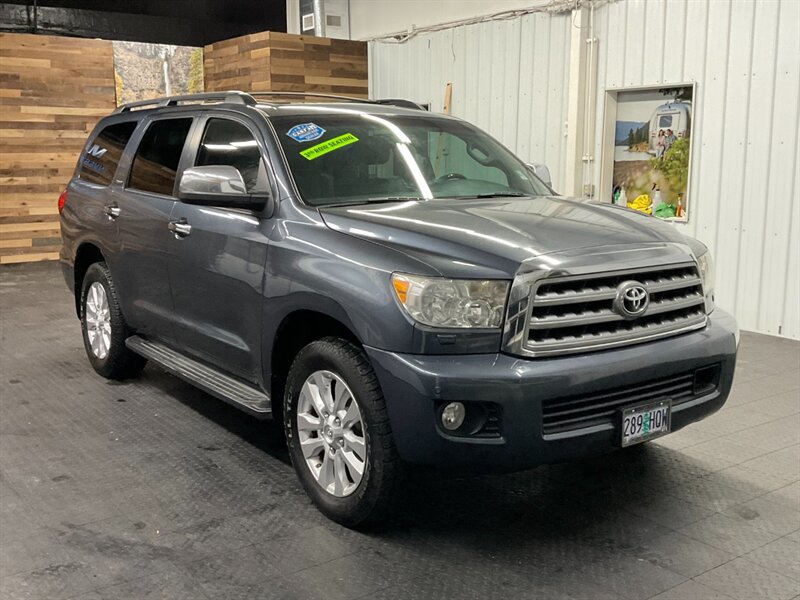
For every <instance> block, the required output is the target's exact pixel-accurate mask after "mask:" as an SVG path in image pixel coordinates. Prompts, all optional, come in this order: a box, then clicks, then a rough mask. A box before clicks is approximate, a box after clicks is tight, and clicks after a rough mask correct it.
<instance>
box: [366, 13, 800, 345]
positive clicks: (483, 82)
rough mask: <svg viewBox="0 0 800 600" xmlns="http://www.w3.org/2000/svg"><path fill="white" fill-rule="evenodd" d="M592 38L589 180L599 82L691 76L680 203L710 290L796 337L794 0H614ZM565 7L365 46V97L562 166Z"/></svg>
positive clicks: (799, 290)
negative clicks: (460, 123) (688, 166)
mask: <svg viewBox="0 0 800 600" xmlns="http://www.w3.org/2000/svg"><path fill="white" fill-rule="evenodd" d="M594 23H595V37H596V38H598V40H599V44H598V49H599V56H598V61H597V65H598V66H597V69H598V83H597V90H598V91H597V98H596V108H597V118H596V123H597V132H596V137H595V139H596V140H597V141H598V142H597V143H598V146H597V148H596V151H595V158H596V173H595V184H598V183H599V179H600V177H599V169H600V167H599V164H600V161H599V159H600V154H601V148H600V144H601V140H602V124H603V110H604V102H605V94H606V89H610V88H621V87H626V86H641V85H659V84H664V83H665V84H670V83H682V82H691V81H694V82H696V83H697V89H696V98H695V101H694V113H695V114H694V123H693V136H694V142H693V144H694V147H693V150H694V155H693V158H692V174H691V189H690V190H689V197H690V199H691V200H690V201H691V214H690V221H689V223H688V224H685V225H683V224H676V227H681V228H682V230H683V231H685V232H686V233H688V234H689V235H693V236H695V237H697V238H699V239H700V240H702V241H703V242H705V243H706V244H708V245H709V246H710V248H711V250H712V252H713V253H714V257H715V259H716V262H717V301H718V303H719V304H720V305H721V306H723V307H725V308H727V309H729V310H731V311H733V312H734V314H736V316H737V318H738V319H739V323H740V326H741V327H742V328H743V329H747V330H753V331H761V332H765V333H774V334H781V335H785V336H789V337H793V338H800V264H798V258H799V257H800V231H798V230H800V206H798V204H800V191H799V190H800V122H799V121H798V114H800V34H798V25H800V2H798V1H797V0H776V1H762V2H759V1H756V0H733V1H730V2H725V1H722V0H717V1H714V2H705V1H702V2H701V1H699V0H618V1H616V2H610V3H607V4H604V5H602V6H599V7H598V8H597V9H595V15H594ZM570 27H571V16H569V15H545V14H535V15H528V16H525V17H522V18H519V19H516V20H514V21H500V22H494V23H482V24H477V25H471V26H468V27H460V28H457V29H451V30H446V31H442V32H437V33H433V34H429V35H420V36H418V37H415V38H412V39H411V40H410V41H409V42H407V43H405V44H399V45H398V44H386V43H380V42H372V43H370V92H371V94H372V96H373V97H408V98H411V99H413V100H417V101H419V102H430V103H431V106H432V109H433V110H441V106H442V96H443V93H444V86H445V84H446V83H447V82H450V81H452V82H453V88H454V89H453V114H455V115H456V116H459V117H463V118H465V119H467V120H469V121H472V122H474V123H476V124H477V125H479V126H481V127H482V128H484V129H486V130H487V131H489V132H490V133H492V134H493V135H495V136H496V137H498V138H499V139H500V140H501V141H503V142H504V143H505V144H507V145H508V146H509V147H510V148H512V149H513V150H515V151H516V152H517V154H519V155H520V157H522V158H523V159H526V160H531V161H535V162H545V163H547V164H548V165H549V166H550V167H551V169H552V171H553V179H554V182H555V186H556V188H558V185H559V183H560V182H561V181H563V178H564V173H565V161H566V155H565V146H564V121H565V119H566V111H565V107H566V100H567V85H568V81H567V71H568V65H569V32H570Z"/></svg>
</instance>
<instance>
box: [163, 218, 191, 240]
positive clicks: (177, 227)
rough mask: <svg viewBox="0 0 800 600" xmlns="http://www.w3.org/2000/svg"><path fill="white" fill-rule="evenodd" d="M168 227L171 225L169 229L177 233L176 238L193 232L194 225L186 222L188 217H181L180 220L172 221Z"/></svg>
mask: <svg viewBox="0 0 800 600" xmlns="http://www.w3.org/2000/svg"><path fill="white" fill-rule="evenodd" d="M167 227H169V230H170V231H171V232H172V233H174V234H175V237H176V238H184V237H186V236H187V235H191V233H192V226H191V225H189V223H187V222H186V219H181V220H180V221H170V222H169V225H167Z"/></svg>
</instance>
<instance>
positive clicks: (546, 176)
mask: <svg viewBox="0 0 800 600" xmlns="http://www.w3.org/2000/svg"><path fill="white" fill-rule="evenodd" d="M525 166H526V167H528V169H530V171H531V173H533V174H534V175H536V176H537V177H538V178H539V179H541V180H542V181H543V182H544V183H545V184H547V187H549V188H551V187H553V179H552V178H551V177H550V169H548V168H547V165H543V164H541V163H528V164H526V165H525Z"/></svg>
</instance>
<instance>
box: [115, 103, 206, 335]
mask: <svg viewBox="0 0 800 600" xmlns="http://www.w3.org/2000/svg"><path fill="white" fill-rule="evenodd" d="M192 121H193V119H192V118H191V117H181V118H161V119H155V120H152V121H150V122H149V123H148V124H146V129H145V130H144V133H143V135H142V137H141V139H140V141H139V144H138V147H137V149H136V153H135V154H134V155H133V157H132V159H130V160H131V166H130V169H123V171H124V172H126V173H129V174H128V176H127V178H126V180H125V181H124V182H121V185H122V186H123V187H124V191H122V192H118V193H116V194H115V201H116V205H117V208H118V211H119V216H118V217H117V218H116V222H117V225H118V227H119V242H120V251H119V252H118V253H117V255H116V265H115V270H114V273H113V275H114V279H115V282H116V285H117V287H118V292H119V298H120V301H121V304H122V311H123V314H124V315H125V318H126V320H127V321H128V323H129V324H130V325H131V326H132V327H133V328H134V329H136V330H137V331H138V332H139V333H142V334H144V335H146V336H147V337H149V338H151V339H160V340H163V341H166V342H168V343H169V342H174V339H175V335H174V330H173V327H172V319H173V316H172V310H173V307H172V296H171V294H170V286H169V269H168V264H169V252H170V251H171V242H172V237H173V236H172V233H171V232H170V230H169V228H168V227H169V220H170V215H171V213H172V210H173V207H174V206H175V198H174V187H175V176H176V173H177V172H178V166H179V164H180V160H181V155H182V153H183V151H184V146H185V143H186V140H187V138H188V135H189V130H190V129H191V126H192Z"/></svg>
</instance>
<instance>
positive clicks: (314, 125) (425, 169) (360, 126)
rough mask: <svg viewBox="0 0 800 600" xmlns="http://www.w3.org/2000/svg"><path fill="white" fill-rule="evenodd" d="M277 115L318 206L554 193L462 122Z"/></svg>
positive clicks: (301, 183)
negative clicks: (398, 200) (409, 199)
mask: <svg viewBox="0 0 800 600" xmlns="http://www.w3.org/2000/svg"><path fill="white" fill-rule="evenodd" d="M333 111H336V112H333ZM270 121H271V122H272V124H273V125H274V127H275V130H276V132H277V134H278V140H279V142H280V144H281V146H283V150H284V153H285V154H286V158H287V161H288V163H289V168H290V169H291V171H292V175H293V177H294V180H295V183H296V184H297V188H298V190H299V191H300V195H301V196H302V198H303V200H304V201H305V202H306V203H308V204H311V205H314V206H323V205H330V204H358V203H365V202H370V201H387V200H395V199H408V198H411V199H424V200H430V199H432V198H479V197H491V196H531V195H534V196H544V195H549V194H551V191H550V190H549V189H548V188H547V186H545V185H544V184H543V183H542V182H541V181H540V180H539V179H538V178H537V177H536V176H535V175H534V174H533V173H531V171H530V170H529V169H528V168H527V167H526V166H525V164H524V163H522V162H521V161H520V160H519V159H518V158H516V157H515V156H514V155H513V154H511V153H510V152H509V151H508V150H506V149H505V148H503V146H501V145H500V144H499V143H497V142H496V141H495V140H493V139H492V138H491V137H489V136H488V135H486V134H485V133H483V132H482V131H480V130H479V129H477V128H475V127H473V126H472V125H469V124H467V123H464V122H462V121H456V120H453V119H442V118H435V117H432V116H428V115H426V114H420V115H419V116H417V115H414V116H410V115H409V116H406V115H402V116H397V115H372V114H367V113H362V112H360V111H357V110H353V109H331V108H325V109H324V113H321V114H319V115H315V114H311V115H308V114H304V115H302V116H297V115H293V116H277V117H276V116H272V115H270Z"/></svg>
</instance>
